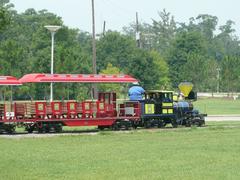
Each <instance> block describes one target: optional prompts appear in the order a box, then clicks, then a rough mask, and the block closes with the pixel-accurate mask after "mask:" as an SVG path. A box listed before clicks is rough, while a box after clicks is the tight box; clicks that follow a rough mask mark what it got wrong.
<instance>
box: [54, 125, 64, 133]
mask: <svg viewBox="0 0 240 180" xmlns="http://www.w3.org/2000/svg"><path fill="white" fill-rule="evenodd" d="M54 129H55V132H57V133H60V132H62V130H63V129H62V124H60V123H59V124H56V125H55V127H54Z"/></svg>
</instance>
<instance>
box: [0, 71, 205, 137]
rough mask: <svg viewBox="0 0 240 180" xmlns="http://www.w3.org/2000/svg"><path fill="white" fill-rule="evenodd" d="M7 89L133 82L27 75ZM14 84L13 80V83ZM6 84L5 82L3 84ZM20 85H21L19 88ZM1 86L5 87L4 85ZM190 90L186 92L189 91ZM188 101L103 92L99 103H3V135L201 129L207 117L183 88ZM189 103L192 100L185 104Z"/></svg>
mask: <svg viewBox="0 0 240 180" xmlns="http://www.w3.org/2000/svg"><path fill="white" fill-rule="evenodd" d="M6 80H7V83H5V85H19V84H21V83H26V82H53V81H54V82H91V83H96V82H98V83H101V82H108V83H109V82H123V83H129V82H134V81H136V79H134V78H132V77H130V76H127V75H46V74H31V75H25V76H24V77H23V78H22V79H20V80H19V81H18V80H16V79H15V82H14V83H13V82H12V83H10V79H6ZM12 80H13V79H12ZM3 81H4V80H3ZM18 83H19V84H18ZM0 84H2V85H3V84H4V82H1V78H0ZM186 89H187V90H186ZM183 91H185V95H186V97H185V100H182V101H178V100H176V99H175V100H174V94H173V92H172V91H146V93H145V98H144V99H143V100H139V101H129V100H124V101H122V102H120V103H119V102H117V99H116V93H115V92H100V93H99V94H98V99H97V100H86V101H82V102H78V101H52V102H48V101H31V102H18V101H14V102H3V103H1V104H0V133H1V132H2V133H3V132H7V133H13V132H14V131H15V127H16V125H21V126H24V127H25V129H26V131H27V132H28V133H31V132H33V131H38V132H39V133H47V132H61V131H62V127H63V126H97V127H98V128H99V129H105V128H111V129H113V130H119V129H129V128H138V127H145V128H150V127H159V128H161V127H164V126H166V125H167V124H172V126H173V127H177V126H179V125H183V126H191V125H197V126H202V125H204V123H205V120H204V116H206V115H205V114H200V113H199V112H198V111H196V110H194V108H193V105H192V102H191V100H192V99H194V98H191V97H190V96H189V94H190V95H191V96H192V94H193V92H192V91H191V87H190V88H189V86H188V85H185V86H183ZM186 99H189V100H186Z"/></svg>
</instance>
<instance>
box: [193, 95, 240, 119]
mask: <svg viewBox="0 0 240 180" xmlns="http://www.w3.org/2000/svg"><path fill="white" fill-rule="evenodd" d="M194 105H195V108H197V109H199V110H200V111H201V112H202V113H207V114H209V115H217V114H240V100H232V99H227V98H224V99H221V98H205V99H198V101H196V102H194Z"/></svg>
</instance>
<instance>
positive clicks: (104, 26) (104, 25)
mask: <svg viewBox="0 0 240 180" xmlns="http://www.w3.org/2000/svg"><path fill="white" fill-rule="evenodd" d="M105 32H106V21H104V22H103V36H105Z"/></svg>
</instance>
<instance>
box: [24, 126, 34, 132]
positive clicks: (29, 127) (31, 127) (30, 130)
mask: <svg viewBox="0 0 240 180" xmlns="http://www.w3.org/2000/svg"><path fill="white" fill-rule="evenodd" d="M34 129H35V125H34V124H27V125H26V127H25V130H26V131H27V132H28V133H32V132H33V131H34Z"/></svg>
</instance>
